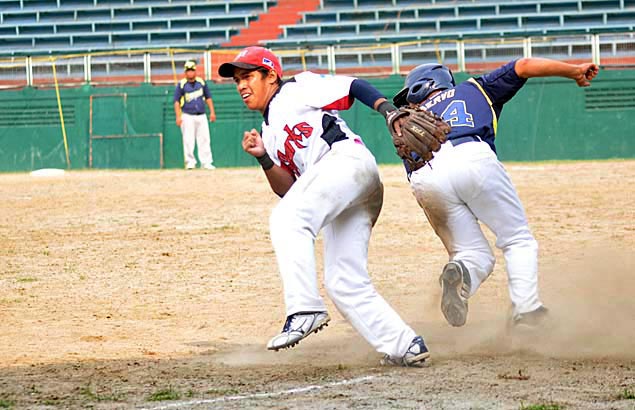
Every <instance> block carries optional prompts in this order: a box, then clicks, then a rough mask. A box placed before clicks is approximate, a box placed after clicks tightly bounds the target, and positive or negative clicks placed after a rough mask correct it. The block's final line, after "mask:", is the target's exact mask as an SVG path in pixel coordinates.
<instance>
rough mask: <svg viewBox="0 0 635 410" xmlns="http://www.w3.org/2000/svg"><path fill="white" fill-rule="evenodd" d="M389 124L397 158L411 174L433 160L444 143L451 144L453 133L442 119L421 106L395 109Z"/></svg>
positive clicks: (389, 118)
mask: <svg viewBox="0 0 635 410" xmlns="http://www.w3.org/2000/svg"><path fill="white" fill-rule="evenodd" d="M397 121H400V124H401V135H398V134H397V131H396V130H395V124H396V122H397ZM386 123H387V125H388V129H389V130H390V135H392V141H393V144H394V145H395V149H396V150H397V155H399V156H400V157H401V158H402V159H403V160H404V161H406V163H407V164H408V167H409V168H410V171H416V170H418V169H419V168H421V167H422V166H424V165H425V164H426V163H427V162H428V161H430V160H431V159H432V158H433V156H434V154H433V152H437V151H439V149H441V144H443V143H444V142H445V141H447V134H448V133H449V132H450V130H451V128H450V126H449V125H448V123H446V122H445V121H443V119H442V118H441V117H439V116H438V115H436V114H434V113H432V112H430V111H426V110H423V109H421V108H418V107H417V108H412V107H401V108H399V109H397V110H394V111H392V112H390V113H389V114H388V116H387V117H386ZM413 153H414V154H416V155H413Z"/></svg>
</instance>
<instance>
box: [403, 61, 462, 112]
mask: <svg viewBox="0 0 635 410" xmlns="http://www.w3.org/2000/svg"><path fill="white" fill-rule="evenodd" d="M454 85H455V83H454V77H453V76H452V71H450V69H449V68H447V67H446V66H444V65H441V64H421V65H419V66H417V67H415V68H413V69H412V71H410V73H409V74H408V76H407V77H406V81H405V82H404V88H403V89H402V90H401V91H399V92H398V93H397V94H395V96H394V97H393V99H392V100H393V102H394V103H395V105H396V106H397V107H402V106H404V105H408V103H413V104H419V103H421V102H422V101H423V100H425V99H426V97H427V96H429V95H430V94H431V93H432V92H433V91H436V90H447V89H448V88H452V87H454Z"/></svg>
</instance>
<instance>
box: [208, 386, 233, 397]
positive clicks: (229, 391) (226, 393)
mask: <svg viewBox="0 0 635 410" xmlns="http://www.w3.org/2000/svg"><path fill="white" fill-rule="evenodd" d="M205 393H206V394H213V395H214V396H235V395H237V394H240V390H238V389H234V388H231V387H228V388H226V389H223V388H219V389H211V390H208V391H206V392H205Z"/></svg>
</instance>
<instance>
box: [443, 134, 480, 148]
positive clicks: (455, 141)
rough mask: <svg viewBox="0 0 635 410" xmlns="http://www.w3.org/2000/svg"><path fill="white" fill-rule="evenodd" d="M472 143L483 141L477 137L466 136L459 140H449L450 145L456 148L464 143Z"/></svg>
mask: <svg viewBox="0 0 635 410" xmlns="http://www.w3.org/2000/svg"><path fill="white" fill-rule="evenodd" d="M473 141H479V142H480V141H483V140H482V139H480V138H479V137H477V136H475V135H468V136H466V137H459V138H453V139H451V140H450V143H451V144H452V145H453V146H455V147H456V146H457V145H461V144H464V143H466V142H473Z"/></svg>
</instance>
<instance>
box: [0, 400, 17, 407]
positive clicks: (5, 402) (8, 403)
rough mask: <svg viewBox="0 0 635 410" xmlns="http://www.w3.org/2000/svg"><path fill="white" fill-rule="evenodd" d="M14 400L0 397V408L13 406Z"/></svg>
mask: <svg viewBox="0 0 635 410" xmlns="http://www.w3.org/2000/svg"><path fill="white" fill-rule="evenodd" d="M14 405H15V402H14V401H13V400H9V399H3V398H0V409H10V408H13V406H14Z"/></svg>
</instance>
